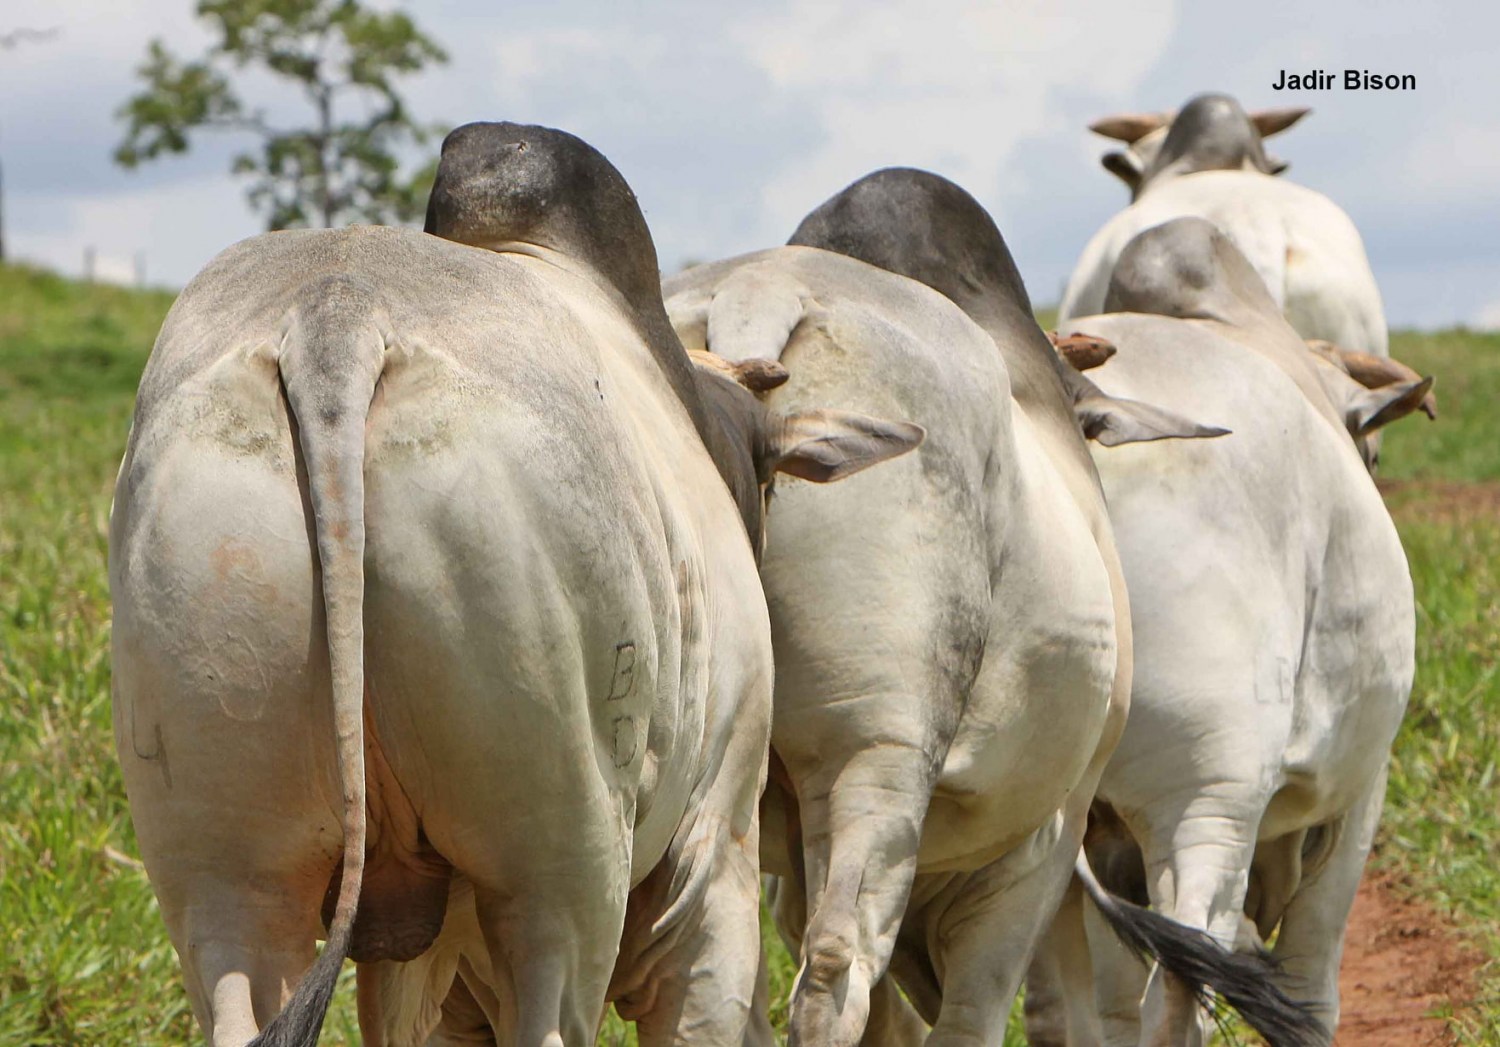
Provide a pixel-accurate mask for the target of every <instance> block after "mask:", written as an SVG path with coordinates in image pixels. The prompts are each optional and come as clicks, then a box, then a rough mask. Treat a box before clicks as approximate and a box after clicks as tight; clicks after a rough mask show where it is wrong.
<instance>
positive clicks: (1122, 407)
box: [1073, 395, 1229, 447]
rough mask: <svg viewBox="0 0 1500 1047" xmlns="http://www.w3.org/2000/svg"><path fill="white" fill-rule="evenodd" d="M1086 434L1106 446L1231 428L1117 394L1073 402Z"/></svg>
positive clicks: (1215, 433)
mask: <svg viewBox="0 0 1500 1047" xmlns="http://www.w3.org/2000/svg"><path fill="white" fill-rule="evenodd" d="M1073 413H1074V414H1075V415H1077V417H1078V424H1079V425H1080V426H1082V427H1083V435H1084V436H1085V437H1086V438H1088V439H1090V440H1097V441H1098V442H1099V443H1101V444H1103V445H1104V446H1105V447H1118V446H1119V445H1120V444H1134V443H1144V442H1146V441H1148V440H1171V439H1183V440H1193V439H1206V438H1208V437H1212V436H1224V435H1225V434H1227V433H1228V432H1229V430H1228V429H1222V428H1220V427H1219V426H1216V425H1199V424H1198V423H1197V422H1194V421H1192V420H1191V419H1188V418H1184V417H1183V416H1182V415H1180V414H1177V413H1176V412H1174V411H1168V410H1167V409H1166V408H1163V407H1154V406H1152V405H1151V404H1143V403H1140V402H1139V401H1137V400H1121V399H1119V398H1118V397H1114V396H1103V395H1095V396H1085V397H1083V398H1082V399H1080V400H1079V401H1077V402H1076V403H1075V404H1074V405H1073Z"/></svg>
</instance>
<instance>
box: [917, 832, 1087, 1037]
mask: <svg viewBox="0 0 1500 1047" xmlns="http://www.w3.org/2000/svg"><path fill="white" fill-rule="evenodd" d="M1081 822H1082V812H1079V815H1078V817H1077V818H1076V819H1075V823H1081ZM1081 837H1082V827H1081V824H1074V825H1073V826H1071V827H1070V826H1069V825H1068V823H1067V821H1066V820H1065V819H1064V816H1063V814H1062V813H1061V812H1059V813H1058V814H1057V815H1055V816H1054V818H1053V820H1052V821H1050V822H1049V823H1048V824H1046V825H1044V826H1043V827H1042V828H1040V829H1038V830H1037V832H1036V833H1035V834H1033V836H1032V837H1031V839H1030V840H1029V841H1028V842H1026V843H1025V844H1023V845H1022V846H1021V847H1020V848H1018V849H1017V850H1015V851H1012V852H1011V853H1009V854H1007V855H1005V856H1004V857H1003V858H1000V859H999V860H997V861H995V862H992V863H991V864H989V865H987V866H985V867H984V868H983V869H981V870H979V871H978V872H976V873H973V874H971V875H968V876H965V877H962V878H960V880H959V881H958V885H957V886H956V888H955V889H953V893H952V894H951V896H950V897H948V898H946V899H944V898H939V899H938V904H940V905H941V910H940V911H939V912H937V913H936V915H935V918H936V923H935V925H930V926H929V928H928V932H927V933H928V939H929V941H930V943H931V945H932V951H933V954H934V955H933V959H934V961H935V965H936V968H937V970H938V972H939V977H940V979H941V983H942V1009H941V1010H940V1011H939V1012H938V1016H937V1021H936V1023H934V1025H933V1027H932V1035H931V1036H930V1037H928V1040H927V1043H928V1047H979V1045H981V1044H994V1043H1001V1042H1003V1041H1004V1038H1005V1028H1006V1024H1007V1023H1008V1021H1009V1018H1010V1005H1011V1001H1012V1000H1014V999H1015V996H1016V992H1017V990H1018V989H1019V988H1020V985H1021V979H1022V978H1023V977H1024V976H1025V974H1026V968H1027V965H1028V964H1029V962H1030V960H1031V956H1032V953H1033V951H1034V949H1035V946H1036V943H1037V941H1038V940H1039V939H1040V938H1041V935H1042V932H1043V930H1044V929H1045V928H1046V926H1047V924H1048V921H1049V920H1051V918H1052V916H1053V914H1054V913H1055V912H1056V910H1057V907H1058V904H1059V902H1060V901H1061V900H1062V895H1063V891H1064V890H1065V889H1066V887H1067V885H1068V880H1069V871H1070V870H1071V869H1072V867H1073V862H1074V859H1075V858H1076V857H1077V855H1078V847H1079V844H1080V841H1081Z"/></svg>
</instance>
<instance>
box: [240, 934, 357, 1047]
mask: <svg viewBox="0 0 1500 1047" xmlns="http://www.w3.org/2000/svg"><path fill="white" fill-rule="evenodd" d="M340 937H341V939H342V940H340V941H333V940H330V941H329V942H328V944H327V945H325V946H324V947H323V952H322V955H320V956H319V957H318V958H317V960H316V961H314V963H313V965H312V966H311V967H310V968H308V971H307V973H306V974H305V975H303V976H302V981H300V982H299V983H297V991H296V992H295V993H293V994H292V998H291V1000H289V1001H288V1002H287V1005H286V1006H285V1007H283V1008H282V1009H281V1013H280V1014H278V1015H277V1016H276V1017H275V1018H273V1019H271V1023H270V1024H269V1025H267V1026H266V1027H265V1028H264V1029H262V1030H261V1032H260V1035H259V1036H257V1037H256V1038H255V1039H253V1040H251V1041H250V1043H249V1045H248V1047H317V1043H318V1034H319V1033H320V1032H322V1031H323V1018H324V1016H326V1015H327V1013H328V1004H329V1003H330V1002H331V1001H332V1000H333V990H334V988H335V987H336V986H337V985H338V980H339V970H340V969H341V968H342V967H343V966H344V957H345V955H347V954H348V952H349V939H348V935H342V936H340Z"/></svg>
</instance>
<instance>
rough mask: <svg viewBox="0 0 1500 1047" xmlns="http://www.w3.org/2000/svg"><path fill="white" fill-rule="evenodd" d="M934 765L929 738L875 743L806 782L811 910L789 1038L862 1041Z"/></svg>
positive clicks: (834, 1046) (909, 875) (912, 865)
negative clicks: (922, 741)
mask: <svg viewBox="0 0 1500 1047" xmlns="http://www.w3.org/2000/svg"><path fill="white" fill-rule="evenodd" d="M933 765H934V761H933V759H932V757H931V756H930V754H929V753H928V752H927V751H926V747H925V746H921V745H913V746H906V745H883V746H878V747H877V746H872V747H869V748H867V749H865V750H864V751H862V752H859V753H857V754H856V755H855V756H854V757H853V758H851V759H850V760H849V762H848V763H847V764H845V765H844V766H843V767H842V768H840V769H837V771H836V774H835V773H831V772H823V773H821V774H819V775H818V776H817V777H815V778H814V779H813V781H812V782H811V783H810V785H807V786H804V787H803V789H802V795H801V796H799V804H800V808H801V812H802V824H803V846H804V859H805V869H806V874H807V881H808V917H807V926H806V929H805V932H804V934H803V939H802V950H801V958H802V965H801V969H800V971H799V972H798V977H797V982H796V988H795V990H794V994H793V998H792V1012H791V1021H790V1027H789V1030H788V1031H789V1035H788V1043H790V1044H792V1045H813V1044H816V1045H819V1047H823V1045H827V1047H853V1045H854V1044H857V1043H858V1042H859V1040H860V1036H861V1035H862V1033H863V1031H864V1027H865V1023H866V1021H867V1020H868V1018H869V1014H870V1006H871V1002H870V992H871V989H872V988H873V986H874V984H875V982H876V981H878V980H879V978H880V977H881V975H883V974H884V973H885V969H886V966H887V964H888V963H889V962H890V955H891V950H892V948H893V947H894V945H895V940H896V934H897V932H898V931H899V929H900V926H901V918H902V915H903V913H904V912H905V910H906V904H907V900H908V898H909V897H910V894H911V884H912V879H913V877H914V876H915V875H916V867H917V848H918V845H919V843H920V841H921V833H922V822H923V819H924V817H925V816H926V812H927V806H928V802H929V800H930V797H931V789H932V769H933ZM819 779H822V781H820V780H819ZM830 779H831V780H830Z"/></svg>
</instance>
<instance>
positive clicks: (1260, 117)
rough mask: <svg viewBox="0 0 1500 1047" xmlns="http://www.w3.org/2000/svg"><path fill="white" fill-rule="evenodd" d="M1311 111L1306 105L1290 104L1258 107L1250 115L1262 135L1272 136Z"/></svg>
mask: <svg viewBox="0 0 1500 1047" xmlns="http://www.w3.org/2000/svg"><path fill="white" fill-rule="evenodd" d="M1310 112H1312V110H1311V109H1308V108H1307V107H1306V106H1288V107H1287V108H1284V109H1257V110H1255V112H1253V113H1251V114H1249V115H1250V122H1251V123H1252V124H1254V125H1255V130H1256V131H1258V132H1260V136H1261V137H1262V138H1270V137H1271V136H1272V135H1274V134H1280V133H1281V132H1282V131H1285V130H1286V129H1287V128H1288V127H1291V126H1292V125H1293V124H1295V123H1296V122H1297V121H1298V120H1301V119H1302V118H1303V117H1304V116H1306V115H1307V114H1308V113H1310Z"/></svg>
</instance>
